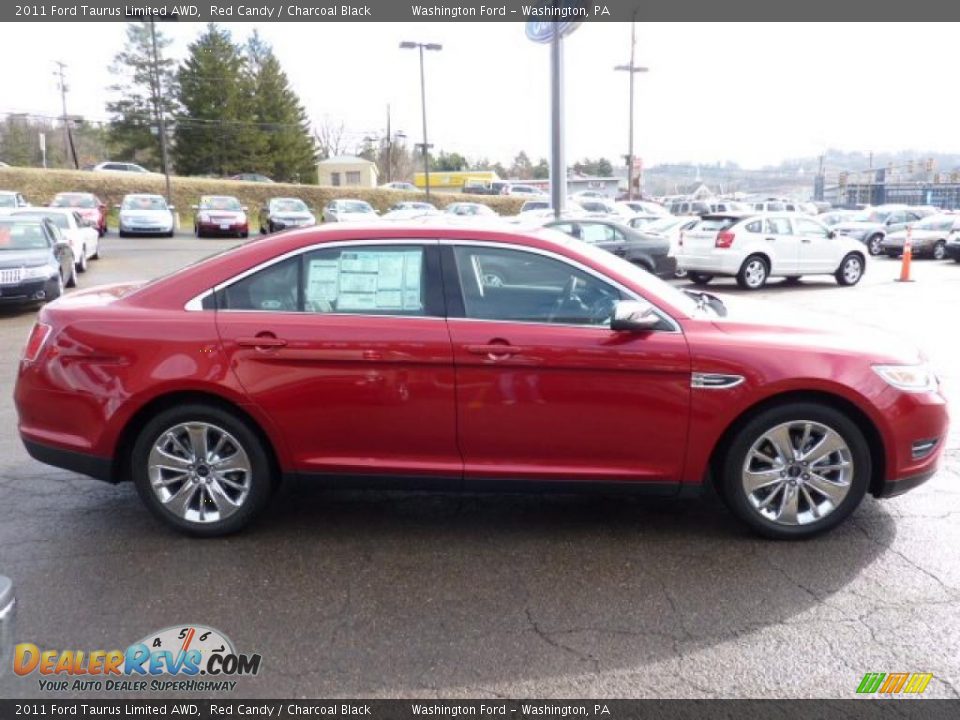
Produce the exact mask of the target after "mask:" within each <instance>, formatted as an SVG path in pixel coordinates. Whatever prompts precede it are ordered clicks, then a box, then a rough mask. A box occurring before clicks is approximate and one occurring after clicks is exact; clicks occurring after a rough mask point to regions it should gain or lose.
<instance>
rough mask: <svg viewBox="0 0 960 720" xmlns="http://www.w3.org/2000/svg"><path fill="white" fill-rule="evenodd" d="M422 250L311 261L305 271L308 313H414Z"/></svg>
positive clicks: (350, 254) (419, 305)
mask: <svg viewBox="0 0 960 720" xmlns="http://www.w3.org/2000/svg"><path fill="white" fill-rule="evenodd" d="M422 263H423V252H422V251H421V250H403V251H398V250H388V251H344V252H341V254H340V256H339V257H338V258H334V259H328V258H324V259H312V260H310V262H309V265H308V268H307V283H306V302H307V309H308V310H312V311H314V312H366V311H373V312H377V311H394V312H417V311H421V310H422V309H423V301H422V297H421V288H420V284H421V265H422Z"/></svg>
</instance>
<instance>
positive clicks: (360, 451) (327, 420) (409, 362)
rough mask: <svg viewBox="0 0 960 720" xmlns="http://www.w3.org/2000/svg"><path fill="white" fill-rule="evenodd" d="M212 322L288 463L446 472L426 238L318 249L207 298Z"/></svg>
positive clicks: (431, 252)
mask: <svg viewBox="0 0 960 720" xmlns="http://www.w3.org/2000/svg"><path fill="white" fill-rule="evenodd" d="M216 304H217V327H218V329H219V333H220V338H221V342H222V346H223V350H224V353H225V354H226V356H227V358H228V362H229V364H230V367H231V368H232V369H233V371H234V373H235V374H236V377H237V379H238V380H239V382H240V384H241V385H242V386H243V388H244V390H245V391H246V393H247V395H248V396H249V398H250V400H251V402H253V403H255V404H256V405H257V406H259V407H260V408H261V410H262V411H263V412H264V413H265V414H266V415H268V416H269V417H270V419H271V420H272V421H273V423H274V425H275V426H276V427H277V428H279V431H280V433H281V434H282V436H283V438H284V441H285V443H286V446H287V449H288V451H289V453H290V454H291V456H292V461H293V464H294V468H293V469H294V470H296V471H298V472H301V473H318V474H335V475H387V476H405V477H407V478H409V477H410V476H416V477H434V478H436V477H442V478H456V477H459V476H460V473H461V469H462V463H461V459H460V455H459V452H458V450H457V447H456V434H455V423H456V417H455V409H454V403H455V399H454V377H453V353H452V348H451V344H450V336H449V333H448V331H447V325H446V320H445V319H444V317H443V314H444V311H443V294H442V287H441V281H440V269H439V257H438V248H437V245H436V242H435V241H433V242H429V241H409V242H404V241H399V242H395V241H390V242H385V241H376V242H373V241H371V242H370V243H358V242H350V243H343V244H340V245H334V246H329V245H328V246H318V248H317V249H313V250H308V251H304V252H302V253H300V254H299V255H295V256H292V257H289V258H287V259H282V260H279V261H277V262H274V263H273V264H270V265H267V266H266V267H263V268H261V269H259V270H258V271H256V272H254V273H252V274H249V275H247V276H245V277H241V278H239V279H238V280H237V281H236V282H234V283H232V284H229V285H228V286H227V287H225V288H223V289H220V290H219V291H218V292H217V294H216Z"/></svg>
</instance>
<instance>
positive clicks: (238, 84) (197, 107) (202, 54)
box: [174, 23, 267, 175]
mask: <svg viewBox="0 0 960 720" xmlns="http://www.w3.org/2000/svg"><path fill="white" fill-rule="evenodd" d="M188 52H189V54H188V56H187V59H186V60H185V61H184V63H183V64H182V65H181V66H180V69H179V71H178V73H177V80H178V82H179V87H178V100H179V103H180V106H181V109H182V110H181V113H180V114H178V116H177V118H176V130H175V132H174V138H175V141H176V143H175V146H174V158H175V161H176V165H177V170H178V171H179V172H180V173H181V174H183V175H211V174H215V175H232V174H234V173H239V172H249V171H251V170H252V169H255V168H251V163H256V161H257V159H258V158H262V157H263V156H264V155H265V154H266V152H267V148H266V143H265V138H264V134H263V133H262V132H261V131H260V129H259V127H258V125H257V124H256V121H255V120H254V116H253V114H252V113H251V110H250V108H251V106H252V105H253V82H252V79H251V75H250V73H249V71H248V67H247V62H246V58H245V56H244V53H243V52H242V51H241V48H239V47H238V46H237V45H236V44H234V42H233V39H232V38H231V36H230V33H229V31H227V30H225V29H223V28H221V27H220V26H218V25H217V24H216V23H209V24H208V25H207V27H206V30H205V31H204V32H203V33H202V34H201V35H200V37H198V38H197V39H196V40H195V41H194V42H193V43H191V44H190V46H189V47H188Z"/></svg>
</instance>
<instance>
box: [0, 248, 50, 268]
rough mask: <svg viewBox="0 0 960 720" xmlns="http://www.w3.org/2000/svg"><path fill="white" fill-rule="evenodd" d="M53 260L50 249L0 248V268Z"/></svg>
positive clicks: (39, 263)
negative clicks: (0, 249)
mask: <svg viewBox="0 0 960 720" xmlns="http://www.w3.org/2000/svg"><path fill="white" fill-rule="evenodd" d="M52 261H53V253H51V252H50V250H44V249H40V248H38V249H37V250H2V251H0V268H17V267H23V266H24V265H27V266H32V265H43V264H45V263H47V262H52Z"/></svg>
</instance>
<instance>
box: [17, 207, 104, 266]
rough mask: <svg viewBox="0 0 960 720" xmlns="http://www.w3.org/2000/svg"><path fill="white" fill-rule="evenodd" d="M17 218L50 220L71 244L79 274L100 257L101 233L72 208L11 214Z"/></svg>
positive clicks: (22, 211) (30, 209) (18, 211)
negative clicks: (89, 263) (88, 263)
mask: <svg viewBox="0 0 960 720" xmlns="http://www.w3.org/2000/svg"><path fill="white" fill-rule="evenodd" d="M10 214H11V215H13V216H16V217H21V216H24V217H31V218H49V219H50V220H51V221H52V222H53V224H54V225H56V226H57V227H58V228H60V234H61V235H63V237H64V239H65V240H66V241H67V242H68V243H70V249H71V250H73V257H74V264H75V265H76V267H77V272H86V271H87V262H88V261H89V260H97V259H98V258H99V257H100V233H99V232H98V231H97V228H95V227H93V226H92V225H91V224H90V223H88V222H87V221H86V220H84V219H83V217H81V215H80V213H78V212H77V211H76V210H72V209H70V208H27V209H25V210H15V211H14V212H12V213H10Z"/></svg>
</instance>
